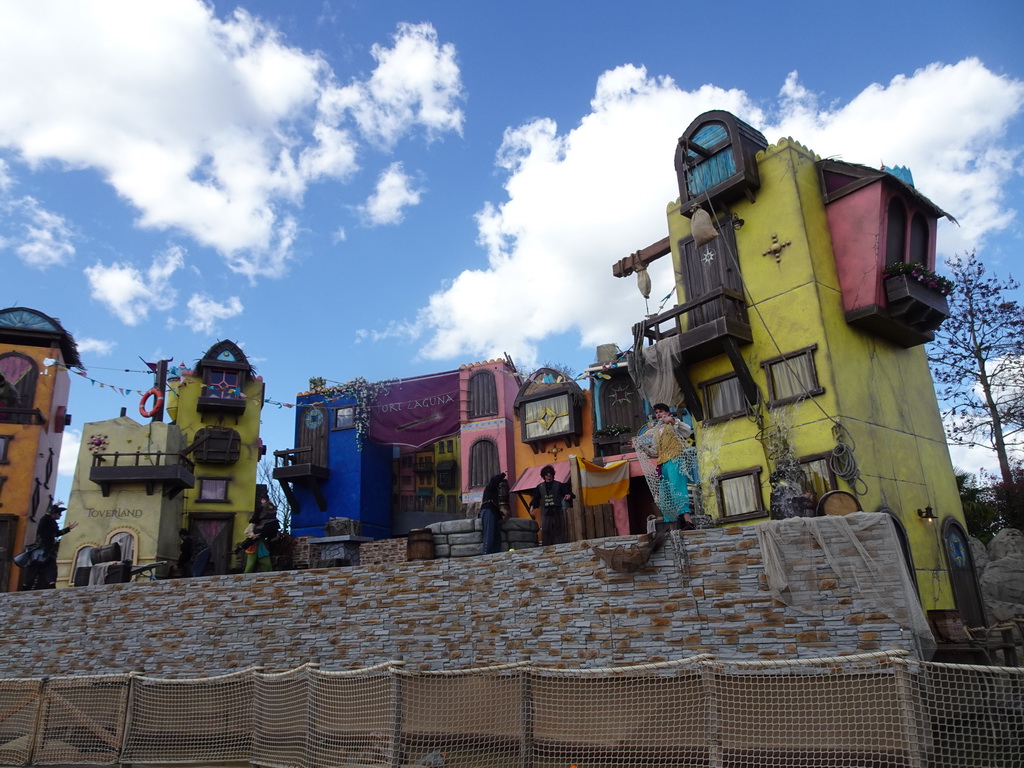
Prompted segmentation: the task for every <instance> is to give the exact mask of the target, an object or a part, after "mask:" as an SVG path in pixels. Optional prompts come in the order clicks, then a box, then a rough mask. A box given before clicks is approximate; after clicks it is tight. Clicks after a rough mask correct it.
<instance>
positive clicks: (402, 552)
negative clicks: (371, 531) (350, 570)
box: [359, 538, 408, 566]
mask: <svg viewBox="0 0 1024 768" xmlns="http://www.w3.org/2000/svg"><path fill="white" fill-rule="evenodd" d="M407 549H408V541H407V540H406V539H404V538H395V539H378V540H377V541H368V542H367V543H366V544H362V545H360V547H359V564H360V565H361V566H367V565H385V564H387V563H404V562H405V561H406V559H407V558H406V550H407Z"/></svg>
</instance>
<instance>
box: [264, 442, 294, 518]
mask: <svg viewBox="0 0 1024 768" xmlns="http://www.w3.org/2000/svg"><path fill="white" fill-rule="evenodd" d="M256 475H257V482H259V483H262V484H263V485H265V486H266V488H267V496H268V498H269V499H270V501H271V503H273V504H274V506H276V507H277V519H278V520H280V521H281V530H282V531H283V532H284V533H289V532H290V531H291V529H292V507H291V504H289V503H288V498H287V497H286V496H285V495H284V491H282V490H281V484H280V483H279V482H277V480H275V479H274V462H273V460H272V459H269V458H267V457H266V456H264V457H263V458H262V459H260V463H259V464H257V465H256Z"/></svg>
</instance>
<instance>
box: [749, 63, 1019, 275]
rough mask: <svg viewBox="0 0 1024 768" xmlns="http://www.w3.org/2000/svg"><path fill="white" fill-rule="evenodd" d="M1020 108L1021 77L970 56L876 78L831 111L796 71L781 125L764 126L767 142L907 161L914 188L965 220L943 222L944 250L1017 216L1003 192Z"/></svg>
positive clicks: (855, 158)
mask: <svg viewBox="0 0 1024 768" xmlns="http://www.w3.org/2000/svg"><path fill="white" fill-rule="evenodd" d="M1022 106H1024V83H1021V82H1020V81H1018V80H1012V79H1010V78H1008V77H1003V76H1000V75H997V74H995V73H993V72H991V71H990V70H988V69H986V68H985V66H984V65H983V64H982V63H981V62H980V61H978V60H977V59H973V58H971V59H964V60H963V61H960V62H958V63H956V64H930V65H928V66H927V67H924V68H922V69H919V70H918V71H916V72H914V73H913V74H912V75H909V76H908V75H898V76H896V77H894V78H893V79H892V80H891V81H890V82H889V83H888V84H887V85H880V84H877V83H876V84H872V85H870V86H868V87H867V88H865V89H864V90H863V91H862V92H861V93H860V94H859V95H858V96H857V97H856V98H854V99H853V100H852V101H851V102H850V103H849V104H847V105H845V106H837V107H833V108H830V109H829V108H823V107H822V106H821V105H820V104H819V101H818V98H817V97H816V96H815V95H814V94H811V93H810V92H808V91H807V90H806V89H804V88H803V87H802V86H800V85H799V83H798V82H797V75H796V73H795V72H794V73H792V74H791V75H790V76H789V78H787V81H786V84H785V85H784V86H783V88H782V91H781V92H780V105H779V107H780V109H779V114H780V118H781V119H780V121H779V123H778V124H777V125H775V126H772V127H769V128H767V129H763V130H766V131H767V132H768V133H767V135H768V137H769V139H771V138H772V137H773V136H775V135H779V136H792V137H794V138H795V139H797V140H798V141H800V142H801V143H802V144H805V145H807V146H809V147H811V148H812V149H814V150H815V151H817V152H819V153H820V154H822V155H828V156H839V157H840V158H841V159H843V160H846V161H849V162H855V163H862V164H864V165H874V166H878V165H881V164H882V163H883V162H884V163H885V164H886V165H889V166H894V165H904V166H907V167H909V168H910V170H911V171H912V172H913V174H914V184H915V186H916V187H917V188H918V190H919V191H920V192H921V193H922V194H924V195H925V196H926V197H928V198H929V199H931V200H932V201H933V202H934V203H935V204H936V205H938V206H939V207H940V208H942V209H943V210H945V211H947V212H949V213H950V214H951V215H953V216H954V217H955V218H956V219H957V220H958V221H959V223H960V226H959V227H956V226H955V225H949V224H942V231H941V233H940V236H939V243H938V245H939V251H940V256H941V255H950V254H953V253H962V252H964V251H968V250H970V249H972V248H974V247H976V246H981V245H982V244H983V243H984V239H985V235H986V234H987V233H990V232H996V231H998V230H1002V229H1005V228H1006V227H1007V226H1009V224H1010V222H1011V220H1012V219H1013V218H1014V216H1015V214H1016V212H1015V211H1013V210H1010V209H1007V208H1006V207H1005V203H1004V197H1005V191H1004V190H1005V186H1006V184H1007V182H1008V181H1009V180H1010V179H1011V178H1012V177H1013V176H1014V175H1015V165H1017V164H1018V163H1019V161H1020V158H1021V149H1020V148H1019V147H1014V146H1011V145H1009V144H1007V143H1006V141H1005V139H1006V135H1005V134H1006V129H1007V126H1008V125H1009V122H1010V120H1011V119H1012V118H1013V117H1014V116H1016V115H1019V114H1020V112H1021V109H1022ZM940 260H941V259H940Z"/></svg>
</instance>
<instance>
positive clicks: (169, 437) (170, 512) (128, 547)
mask: <svg viewBox="0 0 1024 768" xmlns="http://www.w3.org/2000/svg"><path fill="white" fill-rule="evenodd" d="M185 447H186V445H185V438H184V436H183V435H182V433H181V430H180V429H178V427H177V425H175V424H164V423H163V422H159V421H156V422H151V423H149V424H140V423H138V422H137V421H135V420H134V419H131V418H129V417H128V416H120V417H119V418H116V419H108V420H107V421H97V422H90V423H87V424H85V425H84V426H83V427H82V443H81V446H80V447H79V453H78V462H77V464H76V467H75V477H74V481H73V483H72V486H71V499H70V501H69V504H68V509H70V510H71V512H70V513H69V514H70V516H71V517H72V518H73V519H74V521H75V522H77V523H78V527H77V528H75V529H74V530H73V531H70V532H69V533H67V534H66V535H65V536H64V537H63V538H62V539H61V555H62V557H61V560H60V563H59V576H58V579H57V586H58V587H66V586H69V585H72V584H76V583H77V584H79V585H86V584H88V583H89V572H88V570H84V571H83V570H80V569H87V568H88V566H90V565H92V550H93V549H94V548H97V547H102V546H106V545H110V544H114V543H116V544H118V545H119V546H120V560H122V561H125V560H127V561H130V562H131V563H132V564H133V565H136V566H139V565H153V564H157V563H160V564H161V565H159V566H158V567H157V568H156V570H157V572H158V573H159V575H161V576H166V575H167V574H168V572H169V570H170V565H171V564H172V563H173V562H174V561H175V560H177V558H178V554H179V549H180V539H179V537H178V529H179V526H180V524H181V516H182V508H183V499H184V497H183V496H182V492H183V491H184V490H185V489H188V488H191V487H192V486H193V485H194V483H195V481H194V475H193V468H192V462H191V461H189V459H188V458H187V457H186V456H185V454H184V451H185ZM118 580H123V579H118Z"/></svg>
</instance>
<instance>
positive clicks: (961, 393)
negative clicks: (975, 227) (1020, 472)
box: [928, 252, 1024, 484]
mask: <svg viewBox="0 0 1024 768" xmlns="http://www.w3.org/2000/svg"><path fill="white" fill-rule="evenodd" d="M946 265H947V266H948V267H949V269H950V272H951V277H952V279H953V280H954V281H955V282H956V290H955V291H954V293H953V294H952V295H951V296H950V301H949V308H950V317H949V318H948V319H947V320H946V321H945V322H944V323H943V324H942V326H941V327H940V328H939V330H937V331H936V332H935V341H934V342H933V343H932V344H931V346H930V347H929V349H928V361H929V362H930V363H931V367H932V375H933V376H934V378H935V383H936V390H937V391H938V394H939V398H940V399H941V400H942V402H943V404H944V406H945V408H946V417H947V418H946V434H947V437H948V438H949V439H950V441H951V442H953V443H956V444H957V445H972V446H980V447H983V448H988V449H990V450H993V451H995V454H996V458H997V460H998V462H999V474H1000V476H1001V477H1002V481H1003V483H1004V484H1009V483H1011V482H1012V481H1013V473H1012V461H1011V456H1010V453H1011V451H1012V449H1014V448H1017V447H1020V445H1021V438H1022V436H1024V413H1022V411H1024V408H1022V406H1024V309H1022V308H1021V306H1020V304H1018V302H1017V301H1015V300H1013V299H1010V298H1009V296H1008V294H1009V293H1010V292H1011V291H1015V290H1017V289H1018V288H1019V287H1020V284H1019V283H1018V282H1017V281H1015V280H1014V279H1013V278H1012V277H1007V278H1006V279H1005V280H1001V279H999V278H998V277H996V276H995V275H993V274H989V273H988V272H987V271H986V269H985V266H984V264H982V263H981V261H979V260H978V258H977V257H976V255H975V254H974V253H973V252H972V253H970V254H965V255H964V256H963V257H961V256H954V257H953V258H951V259H948V260H947V261H946Z"/></svg>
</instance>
